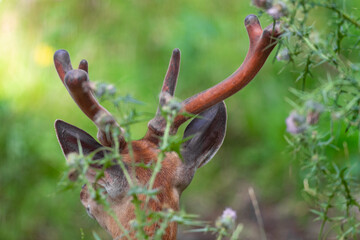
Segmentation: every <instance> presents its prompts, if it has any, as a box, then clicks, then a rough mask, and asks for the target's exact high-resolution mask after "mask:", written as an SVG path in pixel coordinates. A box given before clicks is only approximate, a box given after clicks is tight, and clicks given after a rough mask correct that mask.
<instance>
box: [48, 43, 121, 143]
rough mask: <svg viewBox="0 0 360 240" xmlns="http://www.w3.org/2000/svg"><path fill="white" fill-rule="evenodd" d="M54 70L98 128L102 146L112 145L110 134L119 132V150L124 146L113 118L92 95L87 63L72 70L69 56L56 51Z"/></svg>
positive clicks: (61, 51) (81, 63)
mask: <svg viewBox="0 0 360 240" xmlns="http://www.w3.org/2000/svg"><path fill="white" fill-rule="evenodd" d="M54 62H55V67H56V70H57V72H58V74H59V77H60V79H61V81H62V82H63V83H64V85H65V87H66V89H67V90H68V92H69V93H70V95H71V97H72V98H73V99H74V101H75V102H76V104H77V105H78V106H79V107H80V109H81V110H82V111H83V112H84V113H85V114H86V116H88V118H90V119H91V120H92V121H93V122H94V123H95V125H96V126H97V128H98V134H97V135H98V136H97V137H98V139H99V141H100V143H101V144H102V145H104V146H112V145H114V141H113V139H112V136H111V134H112V132H113V131H119V137H118V141H119V145H120V149H122V148H124V146H125V145H126V143H125V140H124V138H123V137H122V136H121V133H123V130H122V129H121V128H120V126H119V124H118V123H117V122H116V120H115V118H114V117H113V116H112V115H111V114H110V113H109V112H108V111H107V110H106V109H105V108H103V107H102V106H101V105H100V104H99V102H98V101H97V100H96V98H95V96H94V95H93V93H92V91H91V88H90V85H89V78H88V74H87V72H88V63H87V61H86V60H82V61H81V62H80V64H79V69H75V70H73V69H72V66H71V62H70V56H69V54H68V52H67V51H65V50H58V51H56V53H55V55H54Z"/></svg>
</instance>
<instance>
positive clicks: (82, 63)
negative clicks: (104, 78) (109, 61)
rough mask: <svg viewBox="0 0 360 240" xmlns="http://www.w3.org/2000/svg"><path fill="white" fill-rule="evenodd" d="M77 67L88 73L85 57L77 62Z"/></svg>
mask: <svg viewBox="0 0 360 240" xmlns="http://www.w3.org/2000/svg"><path fill="white" fill-rule="evenodd" d="M79 69H81V70H84V71H85V72H86V73H89V65H88V62H87V61H86V60H85V59H83V60H81V62H80V63H79Z"/></svg>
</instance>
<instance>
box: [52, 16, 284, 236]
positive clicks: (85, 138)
mask: <svg viewBox="0 0 360 240" xmlns="http://www.w3.org/2000/svg"><path fill="white" fill-rule="evenodd" d="M245 27H246V29H247V32H248V35H249V39H250V47H249V51H248V53H247V56H246V58H245V60H244V62H243V64H242V65H241V66H240V67H239V68H238V69H237V70H236V71H235V72H234V73H233V74H232V75H231V76H229V77H228V78H226V79H225V80H223V81H222V82H220V83H219V84H217V85H216V86H213V87H212V88H209V89H208V90H206V91H203V92H201V93H198V94H196V95H194V96H192V97H190V98H188V99H186V100H184V101H183V102H182V105H181V106H182V107H181V110H180V113H181V112H187V113H191V114H195V115H200V116H201V117H200V118H195V119H193V120H192V121H191V122H190V123H189V125H188V126H187V127H186V129H185V132H184V138H187V137H188V136H192V138H190V139H189V140H187V141H185V142H184V143H183V145H182V149H181V154H182V157H183V161H182V160H181V159H180V157H179V156H178V154H177V153H175V152H169V153H166V155H165V158H164V160H163V161H162V167H161V170H160V172H159V174H158V175H157V176H156V179H155V181H154V185H153V188H154V189H155V188H156V189H158V190H159V193H158V194H157V197H156V200H151V201H150V202H149V205H148V207H149V208H150V209H152V210H154V211H161V210H162V209H164V208H171V209H173V210H178V209H179V198H180V195H181V193H182V191H183V190H184V189H185V188H186V187H187V186H188V185H189V184H190V182H191V180H192V178H193V176H194V173H195V171H196V170H197V169H198V168H199V167H201V166H203V165H205V164H206V163H207V162H208V161H210V160H211V158H212V157H213V156H214V154H215V153H216V152H217V151H218V149H219V148H220V146H221V144H222V142H223V140H224V136H225V130H226V119H227V116H226V107H225V104H224V102H223V100H224V99H226V98H228V97H230V96H231V95H233V94H234V93H236V92H237V91H239V90H240V89H242V88H243V87H244V86H245V85H246V84H248V83H249V82H250V81H251V80H252V79H253V78H254V77H255V75H256V74H257V72H258V71H259V70H260V69H261V67H262V66H263V64H264V63H265V61H266V59H267V57H268V56H269V54H270V53H271V51H272V49H273V48H274V47H275V45H276V43H277V39H278V37H279V36H280V30H279V26H278V24H276V25H271V26H268V27H267V28H265V29H264V30H263V29H262V28H261V26H260V23H259V20H258V18H257V17H256V16H255V15H249V16H247V17H246V19H245ZM54 62H55V67H56V70H57V72H58V74H59V77H60V79H61V81H62V82H63V83H64V85H65V87H66V88H67V90H68V92H69V93H70V95H71V96H72V98H73V99H74V101H75V102H76V103H77V105H78V106H79V107H80V109H81V110H82V111H83V112H84V113H85V114H86V115H87V116H88V117H89V118H90V119H91V120H92V121H93V122H94V123H95V125H96V126H97V128H98V134H97V138H98V140H99V142H100V143H98V142H97V141H96V140H95V139H94V138H93V137H91V136H90V135H89V134H87V133H86V132H84V131H83V130H81V129H79V128H77V127H75V126H72V125H70V124H68V123H65V122H63V121H61V120H56V122H55V129H56V133H57V137H58V140H59V143H60V146H61V148H62V150H63V153H64V155H65V157H68V156H69V154H70V153H72V152H77V153H79V151H80V150H79V145H81V151H82V152H83V154H85V155H86V154H89V153H91V152H93V151H96V150H99V149H103V148H104V146H105V147H110V146H114V144H115V142H117V143H118V145H117V146H118V148H119V152H120V154H121V161H122V163H123V166H125V167H126V169H128V170H129V172H131V173H133V174H132V176H131V178H133V179H136V181H138V182H139V183H140V184H144V185H146V184H147V183H148V181H149V178H150V176H151V171H152V170H150V169H145V168H142V167H135V169H132V168H134V167H133V166H134V165H133V164H132V161H135V162H144V163H150V162H151V161H157V157H158V153H159V139H160V137H161V136H163V134H164V131H165V126H166V121H165V119H164V117H163V116H162V115H161V114H160V107H161V106H163V105H164V104H165V103H166V98H168V97H172V96H173V95H174V92H175V86H176V82H177V77H178V73H179V66H180V51H179V50H178V49H175V50H174V51H173V54H172V56H171V59H170V64H169V67H168V70H167V73H166V75H165V79H164V82H163V87H162V89H161V94H160V103H159V106H160V107H159V109H158V111H157V113H156V115H155V117H154V118H153V119H152V120H151V121H150V122H149V123H148V131H147V133H146V134H145V137H144V138H143V139H141V140H138V141H133V142H131V149H132V150H131V151H130V150H129V145H130V143H127V142H126V141H125V138H124V136H123V134H119V135H118V137H117V139H114V138H113V137H112V135H111V134H109V132H110V133H111V132H112V131H118V132H120V133H124V131H123V129H122V128H121V126H119V124H118V123H117V122H116V120H115V118H114V117H113V116H112V115H111V114H110V113H109V112H108V111H107V110H106V109H105V108H103V107H102V106H101V105H100V104H99V103H98V101H97V100H96V99H95V97H94V95H93V93H92V91H91V88H90V87H89V78H88V64H87V62H86V60H82V61H81V62H80V65H79V67H78V69H73V68H72V66H71V62H70V57H69V54H68V53H67V52H66V51H65V50H58V51H57V52H56V53H55V55H54ZM189 119H190V117H188V115H183V114H178V115H177V116H176V117H175V119H174V122H173V124H172V126H171V128H170V133H171V134H175V133H176V132H177V130H178V128H179V126H180V125H181V124H183V123H185V122H186V121H187V120H189ZM115 140H116V141H115ZM79 143H80V144H79ZM130 152H131V154H130ZM105 154H106V151H105V150H100V151H97V153H96V154H95V155H94V157H93V159H95V160H96V159H101V158H103V157H104V155H105ZM99 167H101V166H99V165H96V164H94V165H93V166H92V168H90V169H89V170H88V171H87V173H86V177H87V178H88V180H89V181H90V182H96V183H97V184H98V185H100V187H102V188H104V190H105V191H106V192H107V198H108V202H109V203H110V207H111V209H112V210H113V212H114V213H115V214H116V216H117V218H118V220H119V222H120V223H121V224H122V226H124V229H125V230H129V231H130V236H131V237H133V236H134V235H133V233H131V230H130V227H131V226H130V223H129V222H130V221H131V220H132V219H134V216H135V215H134V206H133V204H132V202H131V200H132V199H131V197H130V196H129V195H127V194H126V193H127V190H128V187H129V183H128V181H127V179H126V178H125V176H124V172H123V171H122V168H121V167H119V165H114V166H112V167H110V168H107V169H106V170H105V174H104V177H102V178H101V179H98V180H97V179H95V169H96V168H99ZM139 198H140V200H141V201H145V196H139ZM80 199H81V202H82V204H83V205H84V207H85V208H86V209H87V212H88V213H89V215H90V216H92V217H93V218H95V219H96V220H97V221H98V222H99V224H100V225H101V226H102V227H103V228H105V229H106V230H107V231H108V232H109V233H110V234H111V235H112V236H113V237H114V238H118V237H119V236H121V235H122V234H123V231H124V229H120V228H119V225H118V224H117V223H116V221H115V220H114V218H113V217H111V216H109V214H108V213H107V212H106V211H105V210H104V209H103V207H102V206H101V205H100V204H97V202H96V201H95V200H93V199H92V198H91V197H90V195H89V191H88V187H87V186H84V187H83V189H82V190H81V194H80ZM156 227H157V225H156V224H155V225H154V226H153V227H149V228H147V229H145V231H146V232H147V233H148V234H149V235H151V234H152V233H153V232H154V229H155V228H156ZM176 229H177V226H176V224H175V223H170V224H169V226H168V227H167V230H166V234H165V235H164V236H163V239H175V238H176Z"/></svg>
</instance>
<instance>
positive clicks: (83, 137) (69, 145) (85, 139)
mask: <svg viewBox="0 0 360 240" xmlns="http://www.w3.org/2000/svg"><path fill="white" fill-rule="evenodd" d="M55 130H56V135H57V138H58V141H59V143H60V146H61V149H62V151H63V153H64V155H65V157H67V155H68V154H69V153H72V152H76V153H79V143H80V144H81V148H82V152H83V154H84V155H88V154H89V153H91V152H93V151H94V150H96V149H98V148H101V147H103V146H102V145H101V144H100V143H98V142H97V141H96V140H95V139H94V138H93V137H92V136H90V135H89V134H88V133H86V132H85V131H83V130H81V129H80V128H77V127H75V126H73V125H71V124H69V123H66V122H64V121H61V120H56V121H55ZM103 157H104V152H103V151H100V152H98V153H96V154H95V156H94V159H100V158H103Z"/></svg>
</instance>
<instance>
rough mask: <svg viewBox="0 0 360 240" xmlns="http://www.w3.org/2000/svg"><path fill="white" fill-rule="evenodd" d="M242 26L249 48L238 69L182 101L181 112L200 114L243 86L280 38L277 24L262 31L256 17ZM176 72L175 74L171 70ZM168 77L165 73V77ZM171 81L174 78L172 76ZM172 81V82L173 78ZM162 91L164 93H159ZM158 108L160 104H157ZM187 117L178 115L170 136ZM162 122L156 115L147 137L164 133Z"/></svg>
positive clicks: (252, 17) (261, 64) (166, 82)
mask: <svg viewBox="0 0 360 240" xmlns="http://www.w3.org/2000/svg"><path fill="white" fill-rule="evenodd" d="M245 27H246V30H247V32H248V35H249V40H250V47H249V51H248V53H247V55H246V57H245V60H244V62H243V63H242V64H241V66H240V67H239V68H238V69H237V70H236V71H235V72H234V73H233V74H232V75H231V76H229V77H228V78H226V79H225V80H223V81H222V82H220V83H219V84H217V85H215V86H213V87H212V88H209V89H207V90H205V91H203V92H201V93H198V94H196V95H194V96H192V97H190V98H188V99H186V100H184V101H183V102H182V104H183V107H182V109H181V111H180V113H181V112H188V113H191V114H199V113H201V112H202V111H204V110H206V109H208V108H210V107H212V106H214V105H215V104H216V103H218V102H220V101H222V100H224V99H226V98H228V97H230V96H231V95H233V94H234V93H236V92H238V91H239V90H240V89H242V88H243V87H244V86H246V85H247V84H248V83H249V82H250V81H251V80H252V79H253V78H254V77H255V75H256V74H257V73H258V72H259V70H260V69H261V67H262V66H263V65H264V63H265V61H266V59H267V58H268V56H269V55H270V53H271V51H272V50H273V48H274V47H275V45H276V44H277V39H278V37H279V36H280V35H281V32H280V27H279V24H275V25H270V26H268V27H267V28H265V29H264V30H263V29H262V28H261V26H260V23H259V20H258V18H257V17H256V16H255V15H249V16H247V17H246V18H245ZM172 61H173V58H172V59H171V61H170V65H169V70H168V73H169V72H172V71H171V66H172V64H171V63H172ZM174 72H175V71H174ZM177 73H178V71H177V72H176V74H175V73H173V76H176V77H175V80H173V81H172V82H171V86H172V89H175V84H176V78H177ZM166 76H168V74H167V75H166ZM173 78H174V77H173ZM173 78H171V79H173ZM166 79H167V77H165V80H164V86H165V87H164V86H163V89H164V88H165V89H166V86H167V85H168V80H166ZM162 92H163V91H162ZM160 103H161V100H160ZM160 105H161V104H160ZM188 119H189V117H187V116H184V115H181V114H179V115H178V116H177V117H176V118H175V121H174V123H173V126H172V129H171V133H172V134H175V133H176V132H177V129H178V128H179V126H180V125H181V124H182V123H184V122H185V121H187V120H188ZM164 126H165V120H164V119H163V118H161V117H159V115H158V114H157V115H156V116H155V118H154V119H152V120H151V121H150V122H149V125H148V128H149V132H148V133H147V136H151V135H156V136H161V135H162V134H163V132H164Z"/></svg>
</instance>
